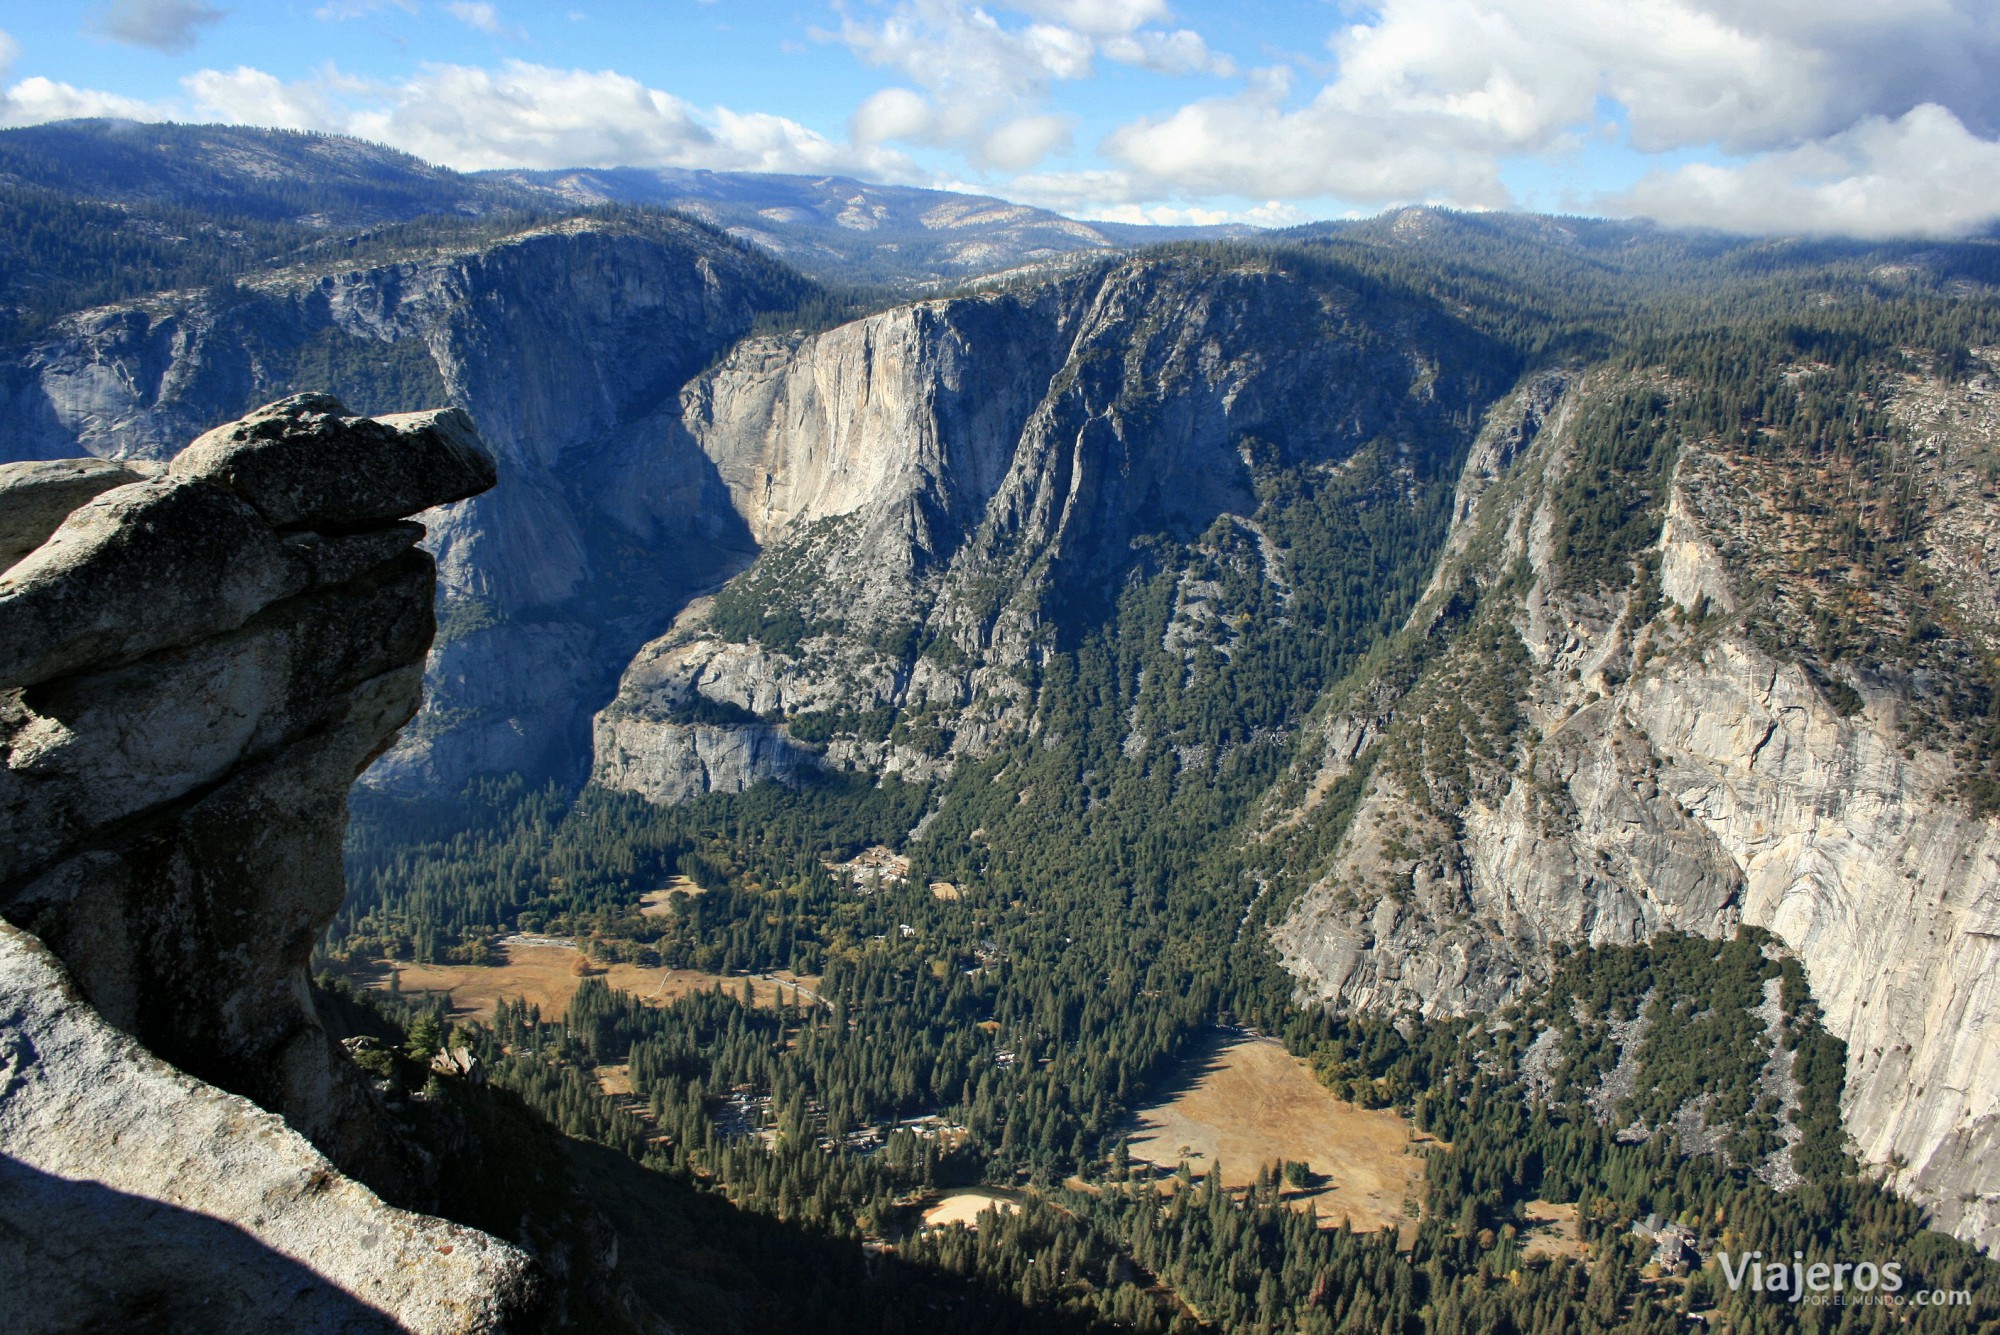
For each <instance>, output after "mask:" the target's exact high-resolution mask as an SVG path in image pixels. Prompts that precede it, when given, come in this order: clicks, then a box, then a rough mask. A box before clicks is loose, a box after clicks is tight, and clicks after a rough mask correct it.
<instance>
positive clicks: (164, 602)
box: [0, 395, 548, 1331]
mask: <svg viewBox="0 0 2000 1335" xmlns="http://www.w3.org/2000/svg"><path fill="white" fill-rule="evenodd" d="M493 482H494V468H493V462H492V460H491V458H490V457H489V456H488V455H487V454H486V452H485V450H484V448H483V447H482V445H481V444H480V441H479V439H478V436H477V435H476V433H475V432H474V430H473V428H472V425H471V422H470V419H469V418H467V417H466V415H465V414H464V413H462V412H460V411H458V410H456V409H451V410H445V411H439V412H427V413H411V414H404V415H400V416H391V417H385V418H379V419H367V418H355V417H351V416H349V415H347V414H346V412H345V410H344V409H343V408H342V406H341V405H340V404H339V403H338V402H337V401H335V400H333V399H330V398H328V397H325V396H312V395H306V396H299V397H295V398H292V399H288V400H285V401H283V402H280V403H276V404H273V405H271V406H269V407H267V408H265V409H262V410H260V411H258V412H256V413H253V414H252V415H250V416H249V417H247V418H245V419H243V420H242V421H240V422H236V423H233V424H229V425H226V426H223V427H220V428H217V429H216V430H213V431H210V432H208V433H207V434H205V435H203V436H202V437H201V438H200V439H198V440H196V441H195V442H194V443H193V444H192V445H189V446H188V447H187V448H186V449H184V450H182V451H180V452H179V453H178V454H176V455H175V456H174V457H173V459H172V460H171V462H169V463H167V464H165V465H145V464H132V465H109V464H98V463H87V464H78V463H72V462H67V461H63V462H57V463H27V464H11V465H5V466H0V532H4V533H5V535H6V540H7V542H8V544H9V548H10V550H9V554H8V556H7V557H6V558H5V559H6V560H7V561H8V565H7V568H6V569H5V571H4V573H0V749H4V754H5V757H6V763H5V767H4V769H0V829H4V831H5V836H6V837H5V838H4V840H0V849H4V851H0V916H4V922H0V1016H4V1025H0V1255H4V1256H5V1257H6V1258H7V1271H8V1274H9V1275H10V1276H11V1277H12V1279H11V1281H10V1286H9V1296H8V1308H9V1325H10V1328H11V1329H21V1330H38V1331H39V1330H51V1331H53V1330H73V1329H79V1328H114V1327H116V1328H123V1327H125V1326H126V1325H128V1324H129V1323H131V1322H134V1321H145V1322H148V1323H155V1324H157V1323H165V1324H166V1325H167V1326H169V1327H172V1328H181V1327H184V1326H191V1325H193V1324H196V1323H199V1324H202V1325H204V1326H212V1327H213V1328H215V1329H219V1330H243V1331H250V1330H270V1329H278V1328H283V1329H292V1330H364V1329H365V1330H373V1329H382V1330H389V1329H411V1330H426V1331H470V1330H499V1329H509V1328H523V1327H525V1326H526V1325H527V1324H530V1323H532V1322H533V1321H534V1320H536V1319H537V1317H538V1314H539V1313H540V1312H542V1311H543V1310H544V1308H545V1304H546V1301H547V1297H548V1295H547V1291H546V1284H545V1280H544V1279H543V1277H542V1276H541V1274H540V1273H539V1271H538V1269H537V1268H536V1267H535V1265H534V1264H533V1263H532V1262H531V1261H530V1260H529V1258H528V1256H527V1255H526V1254H524V1253H523V1252H521V1251H520V1250H517V1249H516V1248H514V1247H511V1246H508V1245H507V1244H505V1243H502V1242H500V1241H498V1240H496V1239H494V1238H491V1237H489V1236H487V1235H485V1234H482V1233H478V1232H476V1231H474V1230H472V1229H468V1228H464V1227H462V1226H459V1225H456V1224H451V1223H447V1222H446V1221H444V1220H440V1219H435V1218H428V1217H425V1216H422V1215H416V1214H410V1213H407V1212H405V1211H403V1210H399V1209H395V1208H392V1207H390V1206H388V1205H385V1204H384V1203H383V1201H382V1199H381V1198H380V1197H378V1196H377V1195H376V1194H375V1192H374V1191H372V1190H370V1189H369V1188H368V1187H366V1186H363V1185H362V1184H361V1182H360V1181H356V1180H354V1178H355V1177H358V1178H360V1179H363V1180H365V1181H367V1182H370V1183H372V1184H375V1185H376V1186H378V1187H380V1188H381V1189H382V1190H384V1191H385V1192H387V1193H389V1194H391V1195H394V1196H398V1197H403V1198H408V1197H411V1196H414V1195H420V1194H421V1192H422V1189H423V1182H424V1178H425V1174H426V1171H427V1169H426V1165H425V1163H424V1162H423V1155H422V1152H421V1151H419V1150H417V1149H415V1148H413V1147H411V1146H409V1145H408V1144H407V1143H405V1141H404V1140H403V1139H402V1138H401V1136H400V1135H399V1133H398V1130H397V1128H396V1126H395V1125H394V1124H393V1122H392V1120H391V1119H390V1117H389V1115H388V1113H387V1111H386V1110H385V1109H384V1107H383V1106H382V1104H381V1102H380V1101H379V1100H378V1099H377V1098H376V1096H375V1094H374V1092H373V1090H372V1089H371V1088H370V1085H369V1082H368V1080H367V1078H366V1077H365V1076H364V1075H363V1074H362V1073H361V1072H360V1071H359V1070H358V1069H357V1068H356V1067H355V1066H354V1065H353V1063H352V1062H351V1061H349V1060H348V1058H347V1056H346V1054H345V1053H344V1052H343V1051H342V1050H341V1048H340V1046H339V1045H338V1044H337V1043H335V1041H334V1040H333V1038H332V1037H330V1036H329V1035H328V1033H327V1032H326V1031H325V1030H324V1029H323V1028H322V1027H321V1023H320V1021H319V1019H318V1017H317V1015H316V1012H315V1007H314V1002H313V1000H312V997H311V992H310V987H309V980H308V977H307V971H306V970H307V960H308V956H309V954H310V952H311V950H312V947H313V944H314V942H315V941H316V940H317V939H318V938H319V935H320V933H321V932H322V931H323V930H324V929H325V926H326V924H327V922H328V921H329V920H330V919H331V917H332V916H333V913H334V911H335V909H336V908H337V907H338V906H339V903H340V900H341V898H342V896H343V895H344V893H345V884H344V878H343V873H342V869H341V862H340V847H341V839H342V837H343V834H344V831H345V827H346V820H347V792H348V788H349V786H350V785H351V784H352V783H353V781H354V778H355V776H356V775H357V774H358V773H359V772H360V771H361V770H362V769H363V768H364V767H365V766H367V764H368V763H369V762H370V761H371V760H373V759H374V758H375V757H376V756H378V755H380V754H381V753H382V751H383V750H385V749H386V748H387V747H388V746H389V745H390V744H391V743H392V741H393V740H394V738H395V735H396V733H397V731H398V729H400V728H401V727H402V726H403V724H404V723H406V722H407V721H408V720H409V719H410V718H411V716H412V715H413V714H414V713H415V712H416V710H417V707H418V703H419V700H420V697H421V692H422V671H423V668H422V664H423V660H424V655H425V652H426V650H427V649H428V647H429V644H430V640H431V636H432V631H433V621H432V611H431V607H432V591H433V584H434V578H435V576H434V567H433V564H432V560H431V558H430V556H429V555H427V554H426V553H425V552H423V551H421V550H419V549H418V548H417V545H416V544H417V543H418V541H419V539H421V538H422V536H423V530H422V528H421V527H420V526H419V525H417V524H414V523H409V522H406V520H405V517H406V516H408V515H411V514H414V513H417V512H420V511H425V510H428V509H430V508H432V507H434V506H438V505H442V504H446V503H450V502H454V501H460V500H464V499H466V498H468V497H470V496H473V495H475V494H477V493H479V492H482V491H485V490H486V489H487V488H489V487H491V486H492V485H493ZM349 1174H351V1175H353V1176H348V1175H349ZM142 1238H143V1241H141V1239H142Z"/></svg>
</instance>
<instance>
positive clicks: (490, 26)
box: [445, 0, 527, 41]
mask: <svg viewBox="0 0 2000 1335" xmlns="http://www.w3.org/2000/svg"><path fill="white" fill-rule="evenodd" d="M445 12H446V13H448V14H450V15H451V16H452V17H453V18H455V19H457V20H458V21H459V22H460V23H463V24H464V25H465V26H466V27H468V28H476V29H477V30H479V31H480V32H483V33H485V34H486V35H487V36H488V37H511V38H514V39H515V40H517V41H518V40H520V39H522V38H525V37H526V36H527V34H526V33H525V32H523V31H522V30H521V29H519V28H513V27H509V26H508V25H507V24H505V23H502V22H501V21H500V11H498V10H497V9H495V8H494V7H493V6H492V5H489V4H484V3H474V0H451V3H449V4H447V5H446V6H445Z"/></svg>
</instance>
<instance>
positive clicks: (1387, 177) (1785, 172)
mask: <svg viewBox="0 0 2000 1335" xmlns="http://www.w3.org/2000/svg"><path fill="white" fill-rule="evenodd" d="M1141 35H1153V34H1141ZM1100 49H1106V48H1104V47H1101V48H1100ZM1327 50H1328V52H1329V54H1330V55H1331V56H1332V57H1333V61H1334V72H1333V74H1332V75H1331V77H1330V78H1327V79H1326V80H1325V82H1323V83H1322V84H1321V86H1320V87H1318V88H1317V89H1316V90H1313V91H1312V92H1311V94H1310V96H1308V97H1307V99H1306V100H1305V101H1304V102H1303V103H1302V104H1301V103H1299V102H1296V101H1295V100H1294V99H1293V98H1292V97H1291V96H1290V89H1289V86H1288V83H1287V81H1286V80H1285V79H1284V78H1281V77H1274V76H1272V75H1271V74H1270V73H1268V72H1253V73H1252V74H1251V75H1250V76H1249V77H1248V78H1247V79H1246V84H1245V86H1244V87H1243V88H1242V89H1241V90H1240V91H1239V92H1236V93H1234V94H1231V95H1228V96H1223V97H1212V98H1206V99H1203V100H1201V101H1197V102H1193V103H1189V104H1187V105H1184V106H1182V107H1179V108H1177V109H1174V110H1170V111H1167V112H1164V113H1160V114H1156V115H1152V116H1147V117H1142V118H1140V119H1137V120H1134V121H1132V122H1129V123H1128V124H1126V125H1124V126H1122V127H1120V128H1119V129H1118V130H1117V131H1116V132H1114V133H1113V134H1112V135H1111V136H1110V137H1109V138H1108V139H1107V140H1106V142H1105V144H1104V146H1103V150H1104V153H1105V156H1106V157H1107V158H1108V159H1109V162H1108V165H1107V170H1106V171H1105V172H1102V173H1098V174H1096V176H1095V177H1094V178H1093V183H1092V185H1091V187H1090V188H1092V189H1095V190H1102V189H1106V188H1111V187H1116V188H1118V189H1120V190H1122V191H1123V192H1124V193H1123V194H1122V195H1115V196H1107V195H1100V196H1098V197H1099V198H1106V199H1115V200H1122V201H1123V202H1131V203H1142V202H1146V201H1158V200H1162V199H1167V200H1171V199H1186V198H1193V197H1200V196H1203V195H1211V194H1220V193H1227V194H1233V195H1238V196H1243V197H1248V198H1252V199H1258V198H1272V197H1277V198H1283V199H1304V198H1312V197H1315V196H1335V197H1338V198H1340V199H1343V200H1346V201H1349V202H1351V203H1354V204H1362V205H1370V206H1378V205H1382V204H1389V203H1395V202H1403V201H1409V200H1435V201H1440V202H1449V203H1455V204H1460V205H1467V206H1474V207H1491V206H1505V205H1507V204H1508V203H1510V202H1511V200H1510V198H1509V195H1508V192H1507V190H1506V189H1505V187H1504V186H1503V185H1502V183H1501V170H1502V166H1503V164H1504V163H1505V162H1506V161H1507V160H1509V159H1516V158H1522V157H1530V156H1549V155H1558V156H1559V155H1562V154H1565V153H1568V152H1572V151H1574V149H1575V148H1576V146H1577V145H1578V144H1579V143H1580V142H1581V141H1582V139H1583V138H1584V137H1585V136H1588V135H1592V134H1602V133H1604V132H1605V131H1606V130H1607V128H1609V129H1610V130H1611V133H1612V135H1613V138H1614V139H1616V138H1619V137H1621V136H1622V137H1623V139H1624V140H1625V142H1627V143H1629V145H1630V147H1631V148H1632V149H1633V150H1636V151H1637V152H1640V153H1652V152H1660V151H1665V150H1676V149H1687V148H1710V149H1712V150H1716V151H1719V152H1721V153H1723V154H1725V155H1730V156H1735V157H1742V156H1745V155H1764V156H1763V157H1759V158H1757V159H1756V160H1755V161H1754V162H1753V163H1752V164H1750V165H1748V166H1745V167H1742V168H1740V169H1689V170H1688V172H1686V173H1682V174H1677V175H1676V176H1675V177H1674V178H1673V181H1674V182H1675V185H1676V187H1686V188H1693V185H1694V183H1695V182H1696V181H1697V180H1700V181H1702V182H1704V183H1705V184H1704V187H1703V189H1704V193H1702V194H1701V195H1700V196H1699V197H1700V198H1701V199H1702V200H1704V201H1706V203H1705V204H1704V207H1708V208H1713V209H1716V210H1721V211H1723V212H1726V213H1727V214H1728V216H1730V217H1732V218H1741V217H1748V216H1749V215H1750V213H1752V212H1754V210H1751V209H1750V208H1749V206H1748V204H1747V203H1746V204H1743V205H1742V206H1740V207H1739V205H1738V204H1735V203H1731V202H1730V201H1729V191H1730V190H1731V189H1732V188H1734V187H1731V186H1729V185H1728V184H1727V183H1728V182H1731V181H1750V180H1757V181H1763V182H1772V181H1776V180H1779V179H1780V178H1782V179H1783V180H1786V181H1791V182H1794V187H1788V189H1789V195H1788V197H1789V198H1790V199H1791V200H1792V201H1793V203H1794V205H1795V206H1797V207H1809V208H1814V209H1819V210H1823V211H1825V213H1824V216H1825V217H1827V218H1828V219H1837V220H1851V221H1832V222H1829V224H1828V226H1829V227H1834V226H1850V225H1851V226H1867V227H1871V228H1874V227H1879V226H1883V225H1887V224H1884V223H1880V222H1877V221H1873V220H1874V219H1879V218H1883V217H1887V216H1888V215H1889V214H1890V213H1892V212H1894V211H1893V210H1890V209H1885V208H1883V207H1879V206H1875V205H1867V204H1863V203H1857V202H1855V201H1854V200H1853V199H1852V198H1851V196H1852V195H1853V193H1854V192H1855V191H1857V190H1859V189H1860V188H1861V183H1863V182H1866V183H1870V188H1873V189H1881V188H1884V183H1885V182H1889V181H1894V180H1905V179H1907V180H1908V181H1909V182H1910V183H1911V184H1912V185H1916V184H1918V183H1921V182H1928V183H1929V187H1928V188H1925V189H1919V190H1917V191H1916V193H1917V194H1918V195H1920V196H1922V197H1925V198H1936V199H1937V200H1938V207H1939V208H1941V209H1943V210H1945V213H1946V214H1947V215H1948V216H1950V217H1952V218H1954V219H1956V218H1958V217H1960V214H1961V211H1962V210H1967V209H1970V210H1973V211H1974V212H1976V211H1977V209H1978V208H1979V207H1983V206H1981V205H1978V204H1977V202H1976V200H1977V197H1978V195H1979V193H1980V192H1979V189H1978V187H1977V184H1976V183H1966V182H1960V181H1955V180H1952V179H1951V178H1950V177H1948V176H1946V175H1944V173H1945V172H1946V171H1947V168H1946V166H1945V163H1946V162H1947V161H1956V159H1948V158H1947V157H1946V156H1942V152H1943V150H1945V149H1951V150H1953V151H1961V150H1962V152H1961V157H1964V156H1965V155H1970V156H1971V157H1974V158H1977V157H1979V151H1980V150H1981V149H1982V147H1992V146H1993V145H1992V140H1993V139H1994V137H1995V136H1996V134H2000V80H1994V79H1992V78H1991V77H1990V71H1991V70H1992V69H1994V68H1996V67H2000V5H1995V4H1993V3H1992V0H1900V2H1899V3H1895V4H1884V3H1881V0H1757V2H1756V3H1750V2H1749V0H1379V2H1378V3H1376V4H1374V5H1373V6H1371V7H1370V8H1369V9H1367V10H1365V11H1362V12H1361V17H1359V18H1357V19H1356V20H1354V21H1352V22H1350V23H1347V24H1346V25H1344V26H1342V27H1340V28H1338V29H1336V30H1335V31H1334V32H1332V33H1331V34H1330V35H1329V37H1328V39H1327ZM1106 53H1107V54H1108V50H1107V51H1106ZM1923 103H1934V104H1936V108H1935V109H1936V110H1937V111H1939V112H1942V113H1943V114H1944V115H1945V116H1946V117H1948V118H1949V122H1950V125H1951V127H1953V128H1954V129H1955V130H1956V133H1957V135H1958V138H1957V139H1954V138H1953V137H1952V136H1951V134H1949V133H1947V132H1945V131H1943V130H1941V129H1939V128H1938V127H1937V126H1936V125H1934V124H1932V123H1930V122H1929V121H1926V120H1925V119H1924V118H1923V117H1919V118H1917V120H1915V121H1908V120H1907V118H1908V116H1909V114H1910V113H1911V111H1912V108H1915V107H1918V106H1919V105H1920V104H1923ZM1906 122H1907V123H1906ZM1890 126H1895V127H1901V128H1900V129H1898V130H1897V133H1898V134H1900V135H1901V140H1900V141H1898V142H1902V143H1904V144H1906V145H1907V147H1908V150H1909V151H1910V152H1912V153H1916V152H1919V151H1921V152H1925V153H1928V154H1930V156H1928V157H1915V158H1912V159H1910V160H1909V161H1908V162H1907V163H1905V164H1903V165H1901V166H1897V164H1895V163H1894V162H1893V161H1892V160H1891V159H1889V158H1886V157H1883V156H1881V154H1886V153H1888V152H1889V151H1890V149H1889V147H1888V146H1887V144H1888V140H1886V139H1884V136H1885V135H1887V134H1888V133H1889V132H1888V130H1886V129H1885V128H1884V127H1890ZM1869 127H1873V128H1872V129H1871V128H1869ZM1871 154H1873V155H1875V156H1871ZM1794 155H1798V156H1794ZM1980 160H1982V161H1983V160H1984V159H1983V158H1980ZM1842 164H1845V168H1842ZM1837 170H1847V171H1848V175H1846V176H1839V177H1836V176H1835V175H1831V174H1829V173H1834V172H1836V171H1837ZM1704 171H1722V172H1723V174H1722V175H1720V176H1713V177H1712V178H1711V177H1710V176H1704V174H1703V173H1704ZM1732 172H1734V174H1731V173H1732ZM1801 173H1808V174H1810V173H1818V175H1817V176H1814V177H1812V179H1813V180H1814V181H1815V182H1816V184H1814V185H1812V186H1811V188H1809V189H1808V188H1806V187H1805V186H1803V185H1797V184H1796V183H1797V182H1798V181H1802V180H1804V179H1805V177H1804V176H1801V175H1800V174H1801ZM1838 181H1848V182H1849V184H1848V185H1847V186H1845V187H1840V186H1838ZM1042 184H1044V185H1045V186H1048V185H1050V183H1047V182H1044V183H1042ZM1647 188H1648V189H1652V188H1653V187H1652V186H1650V185H1649V186H1648V187H1647ZM1660 188H1661V189H1667V188H1668V187H1665V186H1662V187H1660ZM1638 197H1639V196H1638V194H1637V193H1636V192H1635V194H1634V196H1633V198H1635V199H1636V198H1638ZM1648 198H1651V196H1648ZM1683 212H1685V211H1683ZM1990 213H1991V210H1990V209H1989V216H1990ZM1677 216H1679V215H1677ZM1737 225H1747V224H1741V223H1739V224H1737ZM1947 225H1948V226H1951V227H1960V226H1962V225H1963V224H1961V223H1959V222H1956V221H1954V222H1952V223H1950V224H1947ZM1822 230H1824V229H1822Z"/></svg>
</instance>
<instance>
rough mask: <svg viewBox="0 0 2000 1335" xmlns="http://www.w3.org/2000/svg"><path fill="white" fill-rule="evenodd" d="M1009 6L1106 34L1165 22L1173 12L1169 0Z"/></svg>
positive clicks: (1033, 0)
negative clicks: (1168, 3) (1169, 6)
mask: <svg viewBox="0 0 2000 1335" xmlns="http://www.w3.org/2000/svg"><path fill="white" fill-rule="evenodd" d="M1007 7H1008V8H1010V9H1018V10H1020V11H1021V12H1022V13H1025V14H1033V15H1035V16H1036V17H1037V18H1043V19H1048V20H1050V21H1051V22H1054V23H1060V24H1062V25H1063V26H1064V27H1066V28H1074V29H1076V30H1077V31H1078V32H1087V33H1095V34H1100V35H1107V36H1108V35H1113V34H1119V33H1128V32H1132V31H1134V30H1136V29H1139V28H1143V27H1145V26H1146V25H1147V24H1149V23H1162V22H1165V21H1166V20H1167V19H1168V18H1169V17H1171V14H1172V11H1171V10H1170V9H1169V8H1168V7H1167V0H1015V3H1014V4H1012V5H1009V6H1007Z"/></svg>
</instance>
